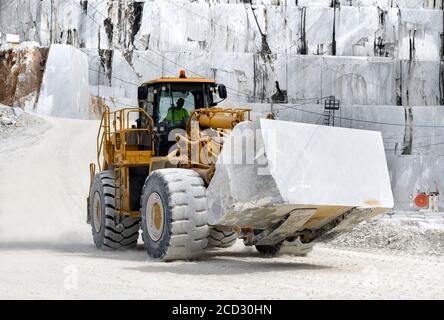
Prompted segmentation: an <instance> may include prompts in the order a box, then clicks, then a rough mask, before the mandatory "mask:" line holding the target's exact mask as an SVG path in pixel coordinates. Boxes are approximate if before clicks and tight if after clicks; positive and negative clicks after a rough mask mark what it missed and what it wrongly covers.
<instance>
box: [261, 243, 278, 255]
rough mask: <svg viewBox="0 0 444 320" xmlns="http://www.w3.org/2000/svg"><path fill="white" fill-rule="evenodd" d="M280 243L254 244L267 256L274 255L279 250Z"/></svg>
mask: <svg viewBox="0 0 444 320" xmlns="http://www.w3.org/2000/svg"><path fill="white" fill-rule="evenodd" d="M281 247H282V243H278V244H275V245H272V246H268V245H263V246H256V250H257V251H258V252H259V253H260V254H262V255H263V256H265V257H267V258H272V257H276V256H277V255H278V254H279V252H280V251H281Z"/></svg>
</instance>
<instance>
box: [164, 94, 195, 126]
mask: <svg viewBox="0 0 444 320" xmlns="http://www.w3.org/2000/svg"><path fill="white" fill-rule="evenodd" d="M184 105H185V100H184V99H182V98H180V99H179V100H177V105H176V106H175V107H172V108H170V109H169V110H168V114H167V116H166V118H165V120H166V121H170V122H172V123H173V124H183V123H185V122H186V120H187V119H188V118H189V116H190V114H189V113H188V111H187V110H186V109H185V108H184V107H183V106H184Z"/></svg>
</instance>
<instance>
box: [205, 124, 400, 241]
mask: <svg viewBox="0 0 444 320" xmlns="http://www.w3.org/2000/svg"><path fill="white" fill-rule="evenodd" d="M207 206H208V215H209V223H210V224H211V225H222V226H231V227H234V226H236V227H242V228H254V229H266V228H268V227H269V226H270V225H272V224H274V223H276V222H278V221H279V220H281V219H282V218H283V217H285V216H288V215H289V214H291V216H292V219H291V221H292V222H291V227H290V228H289V230H284V232H288V233H289V234H291V233H292V232H293V233H294V232H295V231H296V229H307V228H310V229H316V228H320V227H322V226H324V225H325V224H326V223H328V222H329V221H331V220H332V219H334V218H335V217H337V216H339V215H341V214H343V213H344V212H347V211H353V212H354V213H355V215H354V217H353V220H352V223H351V224H354V223H358V222H360V221H362V220H365V219H368V218H370V217H372V216H374V215H377V214H380V213H383V212H385V211H387V210H389V209H391V208H392V207H393V198H392V190H391V186H390V178H389V173H388V168H387V162H386V157H385V151H384V145H383V141H382V136H381V133H380V132H375V131H364V130H356V129H347V128H338V127H327V126H319V125H312V124H304V123H296V122H286V121H278V120H266V119H261V120H257V121H254V122H243V123H241V124H239V125H238V126H236V127H235V129H234V130H233V131H232V133H231V135H230V136H229V137H227V138H226V140H225V142H224V147H223V149H222V151H221V154H220V156H219V158H218V161H217V164H216V172H215V175H214V177H213V179H212V181H211V183H210V185H209V187H208V190H207ZM348 223H349V224H350V221H348ZM344 225H345V224H344ZM287 229H288V228H287Z"/></svg>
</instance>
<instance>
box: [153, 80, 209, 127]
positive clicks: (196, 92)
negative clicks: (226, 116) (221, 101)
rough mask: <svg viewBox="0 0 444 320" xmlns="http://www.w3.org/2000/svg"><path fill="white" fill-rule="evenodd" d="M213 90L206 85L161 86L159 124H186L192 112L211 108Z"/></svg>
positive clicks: (172, 84) (180, 84) (178, 84)
mask: <svg viewBox="0 0 444 320" xmlns="http://www.w3.org/2000/svg"><path fill="white" fill-rule="evenodd" d="M213 90H214V89H213V88H211V87H210V85H209V84H207V83H177V84H176V83H171V84H163V85H162V86H161V94H160V100H159V122H172V123H173V124H180V123H184V122H186V121H187V120H188V118H189V116H190V114H191V113H192V112H193V111H194V110H196V109H201V108H209V107H211V105H212V103H213V94H212V91H213Z"/></svg>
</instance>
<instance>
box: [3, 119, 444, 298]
mask: <svg viewBox="0 0 444 320" xmlns="http://www.w3.org/2000/svg"><path fill="white" fill-rule="evenodd" d="M46 121H47V124H44V122H43V123H40V122H39V123H40V124H39V125H36V126H29V128H28V129H24V130H25V131H27V132H26V134H25V135H23V132H22V133H21V134H20V135H18V134H14V137H16V138H6V137H4V136H0V221H1V222H0V298H8V299H9V298H38V299H40V298H41V299H43V298H49V299H64V298H74V299H81V298H87V299H102V298H117V299H126V298H129V299H163V298H165V299H186V298H196V299H229V298H231V299H255V298H258V299H260V298H264V299H280V298H282V299H314V298H318V299H343V298H345V299H360V298H363V299H374V298H376V299H379V298H383V299H389V298H394V299H400V298H407V299H412V298H420V299H423V298H431V299H443V298H444V273H443V272H442V271H443V270H444V257H442V256H431V255H408V254H403V253H399V252H397V254H392V253H391V252H390V251H387V250H375V249H354V250H350V249H348V250H346V249H337V248H334V247H326V246H319V247H316V248H315V250H314V251H313V252H312V253H311V254H309V256H308V257H305V258H301V257H292V256H281V257H278V258H274V259H264V258H261V257H259V256H258V254H257V253H256V252H255V251H254V250H253V249H251V248H245V247H243V246H242V244H241V243H238V245H236V246H235V247H234V248H232V249H229V250H223V251H220V252H209V253H208V255H207V257H206V258H205V259H203V261H201V262H174V263H159V262H155V261H152V260H149V259H148V258H147V256H146V254H145V252H144V250H143V248H140V247H139V249H138V250H135V251H131V252H114V253H105V252H100V251H97V250H96V249H95V248H94V246H93V244H92V240H91V236H90V227H89V226H88V225H86V223H85V206H86V200H85V198H86V195H87V193H88V183H89V175H88V163H89V162H90V161H94V159H95V137H96V130H97V126H98V123H97V122H96V121H90V122H88V121H77V120H62V119H51V118H48V119H46ZM23 137H27V138H23Z"/></svg>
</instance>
